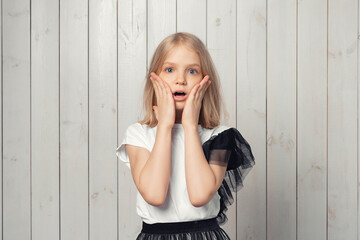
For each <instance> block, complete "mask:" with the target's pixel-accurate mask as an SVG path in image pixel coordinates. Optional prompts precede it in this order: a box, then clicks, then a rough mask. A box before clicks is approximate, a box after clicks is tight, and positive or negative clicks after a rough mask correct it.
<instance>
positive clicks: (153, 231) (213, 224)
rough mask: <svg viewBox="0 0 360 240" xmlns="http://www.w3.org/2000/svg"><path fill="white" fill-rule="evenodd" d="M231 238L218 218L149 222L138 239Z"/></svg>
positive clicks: (218, 239) (217, 239)
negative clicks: (220, 224)
mask: <svg viewBox="0 0 360 240" xmlns="http://www.w3.org/2000/svg"><path fill="white" fill-rule="evenodd" d="M223 239H225V240H231V239H230V237H229V236H228V235H227V234H226V232H225V231H224V230H223V229H222V228H221V227H220V226H219V224H218V222H217V221H216V218H211V219H205V220H198V221H190V222H169V223H154V224H147V223H145V222H143V226H142V230H141V232H140V234H139V235H138V236H137V238H136V240H223Z"/></svg>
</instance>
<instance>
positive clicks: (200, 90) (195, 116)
mask: <svg viewBox="0 0 360 240" xmlns="http://www.w3.org/2000/svg"><path fill="white" fill-rule="evenodd" d="M209 78H210V76H209V75H206V76H205V77H204V78H203V79H202V80H201V82H200V83H198V84H195V86H194V87H193V88H192V89H191V91H190V93H189V96H188V97H187V99H186V102H185V105H184V109H183V112H182V119H181V123H182V124H183V126H184V127H190V126H196V127H197V125H198V122H199V115H200V110H201V103H202V100H203V97H204V95H205V92H206V90H207V88H208V87H209V86H210V84H211V81H210V80H209Z"/></svg>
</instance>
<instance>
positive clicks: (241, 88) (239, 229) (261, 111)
mask: <svg viewBox="0 0 360 240" xmlns="http://www.w3.org/2000/svg"><path fill="white" fill-rule="evenodd" d="M266 14H267V11H266V1H265V0H253V1H238V2H237V14H236V16H237V20H236V32H237V37H236V38H237V44H236V49H237V52H236V62H237V67H236V122H237V125H236V126H237V129H238V130H239V131H240V133H241V134H242V135H243V137H244V138H245V139H246V140H247V141H248V142H249V144H250V146H251V148H252V151H253V154H254V157H255V162H256V163H255V164H256V165H255V166H254V169H253V170H251V172H250V173H249V174H248V176H247V177H246V179H245V181H244V187H243V188H242V189H241V190H240V191H238V193H237V202H236V213H237V214H236V216H237V220H236V236H237V238H236V239H266V227H265V226H266V217H265V216H266V147H267V146H266V142H265V141H259V140H258V139H266V27H267V26H266V25H267V22H266V21H267V16H266Z"/></svg>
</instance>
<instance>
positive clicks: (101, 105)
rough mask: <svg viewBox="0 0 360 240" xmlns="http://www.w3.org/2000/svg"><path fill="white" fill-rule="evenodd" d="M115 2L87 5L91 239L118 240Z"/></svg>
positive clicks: (94, 2) (93, 1) (93, 0)
mask: <svg viewBox="0 0 360 240" xmlns="http://www.w3.org/2000/svg"><path fill="white" fill-rule="evenodd" d="M116 86H117V1H116V0H110V1H109V0H107V1H95V0H90V1H89V133H90V135H89V164H90V167H89V191H90V192H89V196H90V212H89V228H90V229H89V230H90V233H89V234H90V236H89V237H90V239H117V211H114V210H115V209H117V161H116V158H114V155H113V154H114V151H113V148H114V146H116V142H117V135H116V126H117V123H116V121H117V120H116V115H117V111H116V105H117V103H116V93H117V89H116Z"/></svg>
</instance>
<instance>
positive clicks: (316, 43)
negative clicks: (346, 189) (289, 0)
mask: <svg viewBox="0 0 360 240" xmlns="http://www.w3.org/2000/svg"><path fill="white" fill-rule="evenodd" d="M297 66H298V76H297V77H298V80H297V82H298V84H297V87H298V91H297V92H298V98H297V100H298V104H297V107H298V119H297V122H298V129H297V132H298V144H297V148H298V151H297V152H298V161H297V169H298V178H297V199H298V202H297V214H298V215H297V224H298V225H297V232H298V236H297V239H298V240H307V239H319V240H326V224H327V219H326V212H327V211H326V208H327V206H326V199H327V197H326V194H327V192H326V191H327V189H326V181H327V179H326V177H327V176H326V175H327V174H326V173H327V166H326V162H327V155H326V154H327V126H326V125H327V99H326V98H327V1H326V0H316V1H313V0H305V1H299V2H298V65H297Z"/></svg>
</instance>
